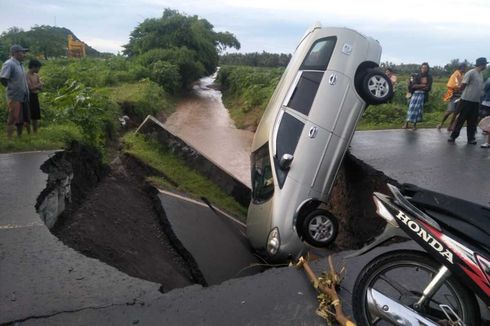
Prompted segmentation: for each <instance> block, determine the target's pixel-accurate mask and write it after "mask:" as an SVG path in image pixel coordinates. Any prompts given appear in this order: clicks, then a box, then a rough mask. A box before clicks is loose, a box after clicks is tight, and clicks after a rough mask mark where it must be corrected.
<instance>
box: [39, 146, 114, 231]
mask: <svg viewBox="0 0 490 326" xmlns="http://www.w3.org/2000/svg"><path fill="white" fill-rule="evenodd" d="M75 162H76V164H74V163H75ZM40 169H41V171H42V172H44V173H45V174H47V175H48V179H47V181H46V187H45V188H44V189H43V190H42V191H41V193H40V194H39V196H38V197H37V199H36V204H35V209H36V212H37V213H38V214H39V216H40V217H41V220H42V221H43V222H44V223H45V224H46V226H47V227H48V229H52V228H53V227H55V225H56V223H57V222H58V218H59V217H60V216H61V215H62V214H63V213H64V211H65V209H66V208H69V209H70V210H76V209H77V208H78V207H79V206H80V204H81V201H83V198H85V197H86V195H87V193H88V192H89V191H90V190H91V189H92V188H94V187H95V186H96V185H97V184H98V183H99V182H100V180H101V179H102V178H104V177H105V176H106V175H107V174H108V172H109V166H107V165H106V164H104V163H102V156H101V154H100V152H99V151H98V150H97V149H96V148H94V147H91V146H89V145H85V144H83V145H82V144H80V143H78V142H77V141H72V142H71V143H70V144H69V145H68V147H67V148H66V149H65V150H60V151H57V152H55V154H54V155H53V156H52V157H50V158H49V159H48V160H47V161H45V162H44V163H43V164H42V165H41V167H40ZM80 171H91V172H90V173H89V174H90V175H87V174H84V175H83V176H82V175H81V174H80V173H79V172H80ZM82 180H83V182H82ZM73 181H75V182H73ZM74 183H75V185H76V186H75V187H73V184H74ZM73 192H75V196H72V194H73ZM73 197H75V198H80V201H78V202H77V201H75V202H73V201H72V198H73Z"/></svg>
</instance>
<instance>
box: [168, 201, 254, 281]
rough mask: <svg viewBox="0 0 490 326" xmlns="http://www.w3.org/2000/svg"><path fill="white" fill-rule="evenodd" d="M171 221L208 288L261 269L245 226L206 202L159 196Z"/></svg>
mask: <svg viewBox="0 0 490 326" xmlns="http://www.w3.org/2000/svg"><path fill="white" fill-rule="evenodd" d="M159 197H160V200H161V203H162V207H163V209H164V210H165V214H166V216H167V219H168V221H169V222H170V224H171V226H172V229H173V231H174V233H175V235H176V236H177V238H178V239H179V240H180V242H181V243H182V245H183V246H184V247H185V248H186V249H187V250H188V251H189V252H190V253H191V255H192V256H193V257H194V259H195V260H196V263H197V265H198V266H199V269H200V270H201V272H202V274H203V275H204V278H205V280H206V282H207V283H208V284H209V285H213V284H219V283H221V282H223V281H226V280H229V279H231V278H235V277H242V276H246V275H252V274H256V273H257V272H259V271H260V270H261V268H260V267H257V266H255V267H254V265H256V264H257V263H258V260H257V258H256V257H255V256H254V255H252V249H251V248H250V245H249V243H248V241H247V238H246V235H245V225H243V224H241V223H239V222H237V221H234V220H233V219H231V218H230V217H228V216H226V215H225V214H223V213H221V212H219V211H213V210H212V209H210V208H209V206H208V205H206V204H205V203H204V202H198V201H192V200H188V199H185V198H179V197H176V196H175V195H173V194H171V193H165V192H162V193H160V195H159Z"/></svg>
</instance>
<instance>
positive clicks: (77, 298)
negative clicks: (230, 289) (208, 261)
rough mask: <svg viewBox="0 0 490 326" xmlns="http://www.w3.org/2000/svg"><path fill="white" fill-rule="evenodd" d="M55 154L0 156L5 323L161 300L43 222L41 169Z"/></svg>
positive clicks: (1, 310) (0, 313) (1, 314)
mask: <svg viewBox="0 0 490 326" xmlns="http://www.w3.org/2000/svg"><path fill="white" fill-rule="evenodd" d="M51 154H52V152H36V153H20V154H1V155H0V175H1V176H2V177H3V180H2V187H1V190H0V207H1V209H0V267H1V268H0V324H3V323H9V322H14V321H19V320H27V319H29V318H39V317H42V316H50V315H55V314H58V313H61V312H63V311H78V310H84V309H97V308H99V307H108V306H111V305H118V304H122V305H126V304H134V303H135V302H140V301H143V300H149V299H155V298H157V297H159V296H160V295H161V293H160V292H159V291H158V288H159V284H155V283H152V282H147V281H143V280H140V279H136V278H132V277H129V276H128V275H126V274H123V273H121V272H119V271H118V270H116V269H115V268H113V267H110V266H108V265H106V264H104V263H101V262H100V261H98V260H95V259H91V258H87V257H85V256H83V255H81V254H79V253H77V252H75V251H74V250H72V249H70V248H68V247H66V246H65V245H64V244H63V243H61V242H60V241H59V240H58V239H57V238H56V237H54V236H53V235H52V234H51V233H50V232H49V230H48V229H47V227H46V226H45V225H44V224H43V223H42V222H41V219H40V217H39V216H38V215H37V213H36V211H35V208H34V205H35V202H36V198H37V196H38V195H39V194H40V192H41V191H42V189H43V188H44V187H45V185H46V180H47V176H46V175H44V174H43V173H42V172H41V170H40V169H39V167H40V165H41V164H42V163H43V162H44V161H45V160H47V159H48V158H49V155H51Z"/></svg>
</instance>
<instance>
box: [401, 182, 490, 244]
mask: <svg viewBox="0 0 490 326" xmlns="http://www.w3.org/2000/svg"><path fill="white" fill-rule="evenodd" d="M401 191H402V194H403V195H405V196H409V197H410V198H408V200H409V201H410V202H411V203H412V204H414V205H415V206H417V207H418V208H421V209H423V210H425V211H426V212H427V213H428V214H429V215H431V216H432V217H433V218H434V219H436V220H437V221H438V222H439V223H441V224H444V225H446V226H448V227H449V228H451V229H453V230H454V231H456V232H458V233H462V234H464V235H466V236H467V237H469V238H471V239H473V240H476V241H477V242H479V243H480V244H482V245H484V246H485V247H486V248H490V207H485V206H482V205H479V204H475V203H472V202H469V201H466V200H463V199H459V198H455V197H451V196H448V195H445V194H441V193H438V192H435V191H431V190H427V189H423V188H420V187H418V186H415V185H411V184H404V185H403V186H402V188H401Z"/></svg>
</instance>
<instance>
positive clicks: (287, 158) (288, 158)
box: [279, 153, 294, 170]
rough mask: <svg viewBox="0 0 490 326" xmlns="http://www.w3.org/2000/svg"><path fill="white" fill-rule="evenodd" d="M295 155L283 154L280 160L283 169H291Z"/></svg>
mask: <svg viewBox="0 0 490 326" xmlns="http://www.w3.org/2000/svg"><path fill="white" fill-rule="evenodd" d="M293 159H294V156H293V155H291V154H287V153H286V154H283V155H282V157H281V159H280V160H279V167H280V168H281V170H289V167H290V166H291V162H292V161H293Z"/></svg>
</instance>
